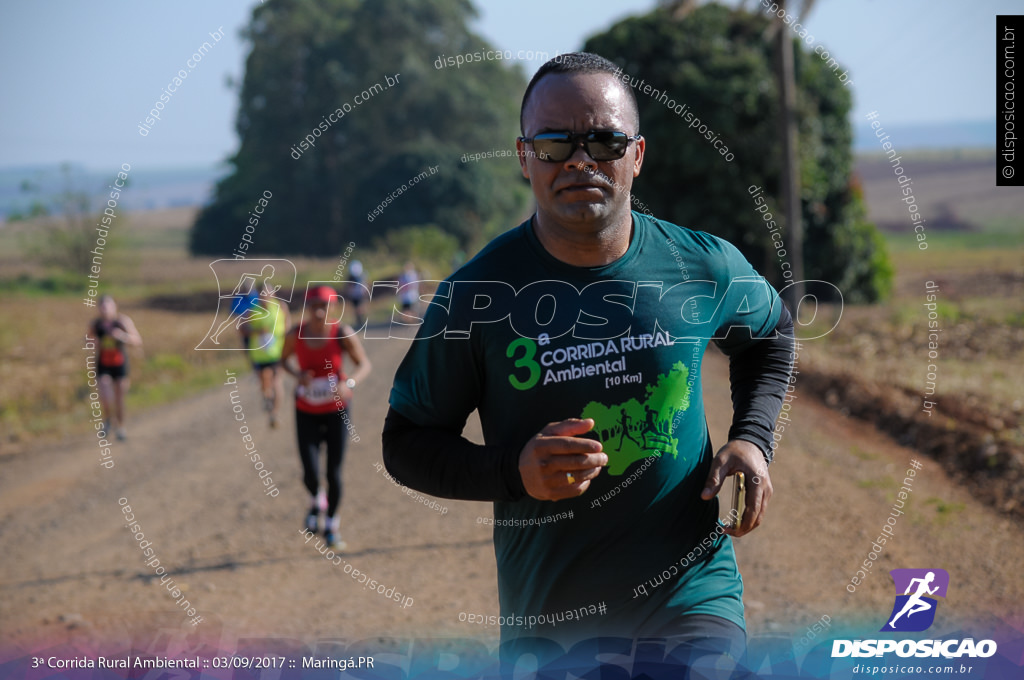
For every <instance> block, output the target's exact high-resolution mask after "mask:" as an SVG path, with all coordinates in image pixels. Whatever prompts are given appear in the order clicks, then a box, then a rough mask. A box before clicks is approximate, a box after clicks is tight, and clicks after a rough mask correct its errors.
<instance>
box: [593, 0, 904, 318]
mask: <svg viewBox="0 0 1024 680" xmlns="http://www.w3.org/2000/svg"><path fill="white" fill-rule="evenodd" d="M688 9H691V8H688ZM768 26H769V20H768V19H767V18H765V17H764V16H763V15H760V14H752V13H750V12H746V11H743V10H734V9H730V8H728V7H725V6H722V5H718V4H708V5H703V6H701V7H699V8H696V9H692V11H687V12H680V13H675V15H673V12H671V11H670V10H669V9H667V8H661V9H655V10H654V11H652V12H650V13H649V14H646V15H644V16H640V17H633V18H629V19H625V20H623V21H621V22H619V23H617V24H615V25H614V26H612V27H611V28H609V29H608V30H607V31H605V32H604V33H602V34H600V35H597V36H594V37H592V38H590V39H589V40H588V41H587V43H586V45H585V49H586V50H587V51H591V52H596V53H598V54H601V55H603V56H605V57H607V58H609V59H611V60H612V61H614V62H616V63H617V64H618V65H619V66H621V67H622V69H623V71H624V73H626V74H628V75H629V76H631V77H633V78H635V79H636V80H637V81H639V80H640V79H643V81H644V82H645V85H650V86H652V87H653V88H655V89H657V90H661V91H667V92H668V96H669V97H670V98H671V99H673V100H675V102H676V104H677V105H682V104H685V105H686V107H687V108H686V109H685V110H684V111H683V115H682V116H681V115H680V114H679V113H677V112H676V111H675V110H672V109H669V108H668V107H667V106H666V102H661V101H659V100H658V99H655V98H653V97H652V96H651V95H650V94H649V93H648V94H645V93H644V92H643V91H640V90H638V91H637V92H636V94H637V100H638V102H639V106H640V121H641V122H640V130H641V133H643V134H644V136H645V137H646V138H647V139H648V146H647V156H646V158H645V160H644V169H643V172H642V173H641V175H640V177H639V178H638V179H637V180H636V183H635V184H634V191H635V193H636V194H637V197H638V198H639V199H640V200H642V201H643V202H644V203H646V204H647V205H648V206H649V207H650V208H651V210H652V212H654V214H655V215H657V216H659V217H662V218H665V219H668V220H671V221H673V222H676V223H678V224H682V225H684V226H688V227H690V228H693V229H699V230H702V231H708V232H711V233H713V234H716V235H718V236H721V237H723V238H725V239H727V240H729V241H731V242H732V243H734V244H735V245H736V246H737V247H739V248H740V250H741V251H742V252H743V253H744V254H745V255H746V256H747V257H748V258H749V259H750V260H751V261H752V262H754V263H755V264H756V265H758V268H759V269H760V270H761V271H762V273H764V274H765V275H766V276H767V277H768V278H769V279H770V280H771V281H772V282H773V283H775V284H776V285H779V286H781V285H784V284H785V281H784V279H783V277H782V270H781V269H780V262H779V259H778V258H777V257H776V255H775V254H776V249H775V248H774V247H773V246H772V241H771V235H770V232H769V230H768V229H766V228H765V226H764V225H765V222H764V221H762V219H761V217H762V215H761V213H759V212H757V211H756V210H755V205H754V202H753V200H752V198H751V193H750V188H751V187H761V188H762V189H763V193H764V195H766V196H767V198H768V205H769V208H770V209H771V211H772V213H773V217H774V219H775V221H776V222H777V223H778V224H780V225H782V227H783V230H782V235H783V238H784V237H785V234H786V230H785V218H784V216H783V212H784V209H783V208H784V206H783V204H782V202H781V201H780V196H781V189H782V187H781V176H782V170H783V163H782V148H781V145H780V143H779V138H778V130H779V122H778V117H779V108H780V107H779V99H778V97H779V95H778V92H779V88H778V84H777V82H776V75H775V69H774V63H773V59H774V55H773V52H774V50H773V45H772V42H771V41H770V40H768V39H766V35H767V34H769V33H770V32H769V31H767V29H768ZM784 30H786V32H787V35H792V33H791V32H790V31H789V29H788V27H787V28H785V29H784ZM793 38H794V48H795V54H794V67H795V76H796V86H797V91H796V105H797V111H796V115H797V123H798V134H799V155H800V198H801V207H802V210H801V212H802V217H803V224H804V237H803V256H804V274H805V278H807V279H811V280H813V279H820V280H824V281H828V282H830V283H832V284H834V285H835V286H837V287H838V288H839V289H840V290H841V291H842V293H843V296H844V298H845V299H846V300H847V301H854V302H870V301H874V300H878V299H880V298H883V297H885V296H886V295H887V294H888V292H889V290H890V288H891V279H892V269H891V266H890V264H889V261H888V258H887V256H886V254H885V248H884V242H883V241H882V239H881V236H880V235H879V234H878V231H877V230H876V229H875V227H874V225H873V224H871V223H869V222H868V221H867V219H866V213H865V210H864V206H863V201H862V197H861V196H860V195H859V193H858V192H857V191H855V190H854V188H853V184H852V183H851V173H852V167H853V152H852V131H851V128H850V123H849V121H848V114H849V111H850V106H851V96H850V92H849V90H848V89H847V88H846V87H844V86H843V84H842V83H841V82H839V79H838V78H837V77H836V74H835V73H833V71H832V70H831V69H830V68H828V67H827V65H826V62H823V61H822V60H821V59H820V58H819V56H818V55H816V54H814V53H813V52H812V51H811V50H810V48H808V47H807V45H806V44H805V43H804V42H803V41H801V40H799V39H798V38H796V36H793ZM679 108H680V109H681V107H679ZM688 113H692V114H693V115H694V116H695V117H697V118H699V119H700V121H701V123H703V124H705V125H707V129H710V130H713V133H714V135H717V136H718V138H719V139H720V140H721V141H723V142H724V143H725V144H726V145H727V146H728V147H729V150H730V152H731V153H733V154H734V155H735V157H734V158H733V160H732V161H731V162H726V161H725V159H724V157H723V156H722V155H721V151H720V149H719V148H715V146H713V145H712V144H711V142H710V140H708V139H706V138H705V137H704V135H702V134H700V131H699V128H692V127H690V125H691V124H692V119H686V118H685V116H686V114H688ZM712 139H714V137H712ZM813 292H820V291H813Z"/></svg>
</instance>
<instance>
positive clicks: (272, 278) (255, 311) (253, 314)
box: [196, 259, 298, 350]
mask: <svg viewBox="0 0 1024 680" xmlns="http://www.w3.org/2000/svg"><path fill="white" fill-rule="evenodd" d="M240 265H241V267H240ZM210 269H212V270H213V275H214V278H216V279H217V315H216V317H214V320H213V324H211V326H210V330H209V331H207V333H206V336H205V337H204V338H203V340H202V342H200V343H199V344H198V345H196V349H198V350H214V349H221V350H229V349H239V347H238V342H237V340H235V339H234V338H232V341H231V342H222V338H221V335H222V334H223V333H224V331H226V330H227V329H228V328H231V327H234V328H235V329H236V330H238V329H240V328H241V327H242V325H243V324H247V323H252V322H254V321H262V320H264V319H266V317H268V316H270V315H271V314H277V313H278V311H277V310H278V308H277V307H273V309H272V310H271V309H269V308H268V307H267V306H265V305H261V304H260V303H259V298H260V296H261V295H262V296H263V298H264V299H272V300H276V301H278V302H279V303H282V304H284V305H285V307H287V306H288V303H289V302H290V301H291V299H292V293H293V291H294V289H295V279H296V277H297V274H298V272H297V271H296V269H295V265H294V264H292V262H291V260H235V259H223V260H215V261H214V262H211V263H210ZM236 281H237V283H235V282H236ZM222 282H231V283H233V284H234V285H233V286H232V287H231V288H230V289H227V285H231V283H228V284H227V285H221V283H222ZM267 320H268V321H270V322H271V323H270V327H271V328H273V321H275V320H274V319H267Z"/></svg>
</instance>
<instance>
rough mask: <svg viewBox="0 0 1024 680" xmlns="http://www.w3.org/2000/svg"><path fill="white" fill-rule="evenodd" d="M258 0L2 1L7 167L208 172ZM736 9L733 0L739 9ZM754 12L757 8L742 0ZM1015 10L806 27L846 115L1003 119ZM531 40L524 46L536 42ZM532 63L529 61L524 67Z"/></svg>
mask: <svg viewBox="0 0 1024 680" xmlns="http://www.w3.org/2000/svg"><path fill="white" fill-rule="evenodd" d="M256 4H258V3H256V2H253V1H252V0H218V1H217V2H209V1H207V0H176V1H175V2H169V1H150V2H145V3H141V2H140V3H129V2H124V1H122V2H114V1H113V0H92V1H90V2H88V3H84V2H77V1H76V0H35V1H33V2H18V3H14V2H6V3H3V4H2V5H0V59H2V63H4V64H5V65H7V67H6V68H5V69H3V71H2V72H0V91H2V92H3V97H2V98H0V121H2V123H3V124H2V125H0V167H10V166H21V165H29V164H50V163H57V162H62V161H71V162H73V163H80V164H82V165H85V166H87V167H90V168H94V169H101V170H102V169H107V168H109V167H110V166H118V165H120V164H121V163H125V162H127V163H129V164H131V165H133V166H135V165H137V164H143V165H147V166H150V167H159V166H182V165H210V164H212V163H216V162H218V161H220V160H223V159H224V158H225V157H226V156H228V155H229V154H230V153H232V152H233V151H234V150H235V149H236V148H237V145H238V140H237V137H236V136H235V133H234V127H233V122H234V116H235V111H236V108H237V94H236V93H235V92H234V91H232V90H229V89H228V88H227V87H226V82H227V79H228V77H229V76H230V77H232V78H234V79H235V80H236V81H240V80H241V78H242V75H243V66H244V61H245V56H246V49H247V47H246V45H245V44H244V43H243V42H242V41H241V40H240V39H239V37H238V32H239V29H240V28H241V27H242V26H243V25H244V24H245V23H246V22H247V20H248V17H249V14H250V11H251V9H252V7H253V6H255V5H256ZM476 4H477V7H478V8H479V9H480V11H481V19H480V20H479V21H478V22H477V23H476V25H475V28H476V30H477V31H478V32H479V33H481V34H482V35H483V36H484V37H485V38H487V39H488V40H490V41H491V42H492V43H494V44H495V45H496V46H497V47H499V48H501V49H510V50H514V51H515V50H519V49H533V50H545V51H548V52H551V53H555V52H562V51H569V50H573V49H577V48H578V47H579V46H580V45H581V43H582V42H583V40H584V38H585V37H586V36H588V35H590V34H592V33H595V32H599V31H601V30H603V29H604V28H606V27H608V26H609V25H610V24H611V23H612V22H613V21H615V20H617V19H620V18H622V17H624V16H627V15H629V14H633V13H642V12H645V11H648V10H649V9H650V8H652V7H653V6H654V4H655V2H654V1H653V0H566V1H562V2H559V3H557V4H554V3H552V2H550V0H544V1H541V0H520V1H517V2H505V1H502V0H477V2H476ZM728 4H736V0H730V2H729V3H728ZM747 4H748V6H757V5H758V0H749V1H748V3H747ZM1021 6H1022V5H1021V3H1020V2H1015V1H1013V0H989V1H984V0H980V1H979V0H975V1H973V2H971V3H965V2H958V1H956V0H903V1H901V2H899V3H894V2H890V1H888V0H857V1H853V0H818V2H817V5H816V7H815V10H814V12H813V14H812V16H811V17H810V19H809V21H808V22H807V25H808V28H809V30H810V33H811V34H812V35H813V36H814V39H815V43H816V44H819V43H820V44H822V45H823V46H824V47H825V49H828V50H829V51H830V52H831V53H832V55H833V56H835V57H837V58H838V59H839V60H840V61H841V62H842V63H843V66H844V68H849V69H850V73H851V75H852V77H853V79H854V86H853V88H852V89H853V91H854V101H855V104H854V111H853V114H852V116H853V119H854V120H855V121H861V120H863V118H864V114H866V113H867V112H868V111H872V110H877V111H878V112H879V116H880V118H881V119H882V120H884V121H885V123H886V124H887V125H895V124H907V123H914V124H919V123H943V122H958V121H980V120H993V119H994V98H995V48H994V33H995V16H996V15H997V14H1013V13H1014V10H1019V9H1020V8H1021ZM221 27H223V32H224V38H223V39H222V40H220V42H217V43H216V44H215V45H213V48H212V49H211V50H210V51H208V52H207V53H206V54H205V55H204V56H203V57H202V60H201V61H200V62H199V63H198V64H197V65H196V66H195V68H194V69H193V70H192V71H191V72H189V73H188V77H187V78H186V79H185V81H184V82H183V83H182V85H181V86H180V87H179V88H178V90H177V91H176V92H175V93H174V95H173V96H172V98H171V99H170V100H169V101H168V102H167V103H166V106H165V109H164V113H163V118H162V119H161V121H160V122H158V123H157V124H155V125H154V126H153V129H152V131H151V133H150V134H149V135H148V136H146V137H141V136H140V135H139V133H138V123H139V121H141V120H142V119H143V118H144V116H145V115H146V112H147V111H148V110H149V109H151V108H152V107H153V105H154V102H155V101H156V100H157V99H158V98H159V96H160V94H161V92H162V90H163V88H164V87H165V86H166V85H167V84H168V83H169V82H170V80H171V78H172V77H173V76H174V74H175V73H176V72H177V71H178V70H179V69H182V68H184V69H186V70H187V68H188V67H187V66H186V60H188V59H189V58H190V57H191V55H192V54H193V53H194V52H195V50H196V48H197V47H198V46H199V45H201V44H202V43H203V42H204V41H207V42H211V43H213V41H212V40H211V38H210V36H209V34H210V33H215V32H217V31H218V30H219V29H220V28H221ZM527 36H528V37H527ZM539 65H540V63H539V62H535V63H526V64H524V67H525V70H526V71H527V73H531V72H532V71H533V70H534V69H535V68H536V67H537V66H539Z"/></svg>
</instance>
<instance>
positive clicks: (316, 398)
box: [301, 378, 340, 406]
mask: <svg viewBox="0 0 1024 680" xmlns="http://www.w3.org/2000/svg"><path fill="white" fill-rule="evenodd" d="M333 384H334V385H337V383H336V382H335V383H333ZM331 386H332V383H331V381H330V380H329V379H328V378H313V379H312V380H311V381H310V382H309V384H308V385H306V387H305V388H304V389H303V392H302V395H301V396H302V398H303V399H304V400H305V401H306V403H308V404H311V405H313V406H323V405H324V404H330V403H332V402H333V401H334V395H335V394H336V392H335V390H333V389H331ZM339 398H340V397H339Z"/></svg>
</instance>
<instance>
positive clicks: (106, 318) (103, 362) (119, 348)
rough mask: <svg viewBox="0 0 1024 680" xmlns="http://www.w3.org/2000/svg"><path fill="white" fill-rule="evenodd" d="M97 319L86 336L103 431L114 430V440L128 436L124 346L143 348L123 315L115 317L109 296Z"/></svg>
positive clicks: (104, 299) (100, 303) (100, 308)
mask: <svg viewBox="0 0 1024 680" xmlns="http://www.w3.org/2000/svg"><path fill="white" fill-rule="evenodd" d="M99 312H100V316H99V318H98V319H96V320H95V321H93V322H92V323H91V324H90V325H89V333H88V334H87V337H88V338H89V340H90V341H92V342H94V343H95V345H96V372H97V373H98V374H99V393H100V405H101V406H102V407H103V419H104V428H103V429H104V430H106V431H107V432H109V431H110V428H111V427H113V428H114V432H115V433H116V434H117V438H118V439H120V440H122V441H123V440H124V438H125V437H126V436H127V435H126V431H125V427H124V395H125V393H126V392H127V391H128V385H129V383H128V354H127V353H126V352H125V345H134V346H136V347H141V346H142V336H140V335H139V331H138V330H136V329H135V324H134V323H132V320H131V319H130V318H129V317H128V315H126V314H118V312H117V304H116V303H115V302H114V298H112V297H110V296H109V295H101V296H100V299H99Z"/></svg>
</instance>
